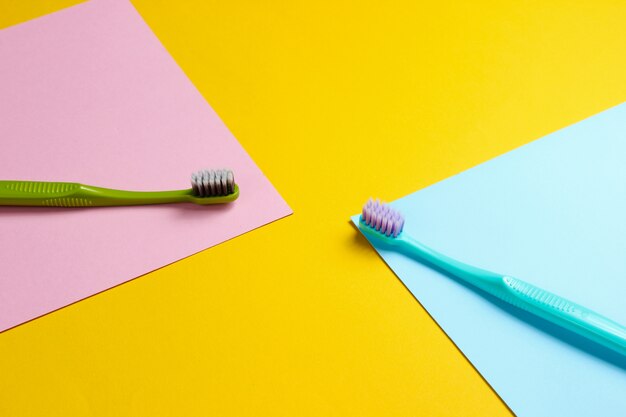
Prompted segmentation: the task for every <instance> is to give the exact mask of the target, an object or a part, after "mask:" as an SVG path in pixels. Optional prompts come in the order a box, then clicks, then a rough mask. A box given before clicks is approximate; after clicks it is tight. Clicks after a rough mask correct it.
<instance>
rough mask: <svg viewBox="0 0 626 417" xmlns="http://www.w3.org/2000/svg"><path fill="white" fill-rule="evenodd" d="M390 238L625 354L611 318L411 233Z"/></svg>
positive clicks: (625, 330) (621, 331)
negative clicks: (446, 252)
mask: <svg viewBox="0 0 626 417" xmlns="http://www.w3.org/2000/svg"><path fill="white" fill-rule="evenodd" d="M393 240H395V241H397V244H398V245H400V246H401V247H402V248H403V249H404V250H405V251H406V252H408V253H409V254H411V255H413V256H415V257H418V258H419V259H421V260H424V261H427V262H429V263H431V264H433V265H435V266H437V267H438V268H441V269H443V270H445V271H447V272H449V273H451V274H453V275H455V276H457V277H458V278H460V279H462V280H464V281H465V282H467V283H469V284H471V285H473V286H475V287H478V288H480V289H481V290H483V291H485V292H487V293H489V294H491V295H493V296H495V297H497V298H499V299H501V300H503V301H505V302H507V303H509V304H512V305H514V306H516V307H519V308H521V309H523V310H526V311H528V312H529V313H532V314H534V315H536V316H539V317H541V318H543V319H545V320H547V321H549V322H552V323H554V324H556V325H558V326H561V327H563V328H565V329H568V330H570V331H572V332H574V333H577V334H579V335H580V336H583V337H586V338H587V339H590V340H593V341H594V342H596V343H598V344H600V345H602V346H604V347H607V348H609V349H611V350H613V351H615V352H618V353H621V354H622V355H626V327H624V326H622V325H620V324H619V323H616V322H615V321H613V320H610V319H608V318H606V317H604V316H602V315H600V314H598V313H595V312H593V311H592V310H589V309H588V308H586V307H583V306H581V305H579V304H576V303H574V302H572V301H569V300H567V299H565V298H562V297H560V296H558V295H556V294H553V293H551V292H548V291H546V290H543V289H541V288H538V287H535V286H534V285H531V284H529V283H527V282H524V281H522V280H520V279H517V278H512V277H508V276H503V275H499V274H496V273H493V272H490V271H486V270H484V269H480V268H476V267H473V266H471V265H467V264H465V263H463V262H459V261H457V260H455V259H452V258H450V257H448V256H445V255H443V254H441V253H439V252H436V251H434V250H432V249H430V248H428V247H427V246H425V245H423V244H421V243H420V242H418V241H416V240H414V239H412V238H411V237H408V236H403V235H401V236H399V237H398V238H396V239H393ZM394 243H396V242H394Z"/></svg>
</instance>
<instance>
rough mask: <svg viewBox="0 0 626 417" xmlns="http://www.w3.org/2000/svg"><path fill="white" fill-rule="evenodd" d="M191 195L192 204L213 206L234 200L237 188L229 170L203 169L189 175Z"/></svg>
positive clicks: (237, 191)
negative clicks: (215, 203)
mask: <svg viewBox="0 0 626 417" xmlns="http://www.w3.org/2000/svg"><path fill="white" fill-rule="evenodd" d="M191 193H192V195H191V198H192V200H193V202H195V203H199V204H213V203H214V202H228V201H232V200H234V199H236V198H237V197H239V187H238V186H237V184H235V176H234V174H233V171H231V170H230V169H203V170H201V171H196V172H194V173H193V174H191ZM218 200H219V201H218Z"/></svg>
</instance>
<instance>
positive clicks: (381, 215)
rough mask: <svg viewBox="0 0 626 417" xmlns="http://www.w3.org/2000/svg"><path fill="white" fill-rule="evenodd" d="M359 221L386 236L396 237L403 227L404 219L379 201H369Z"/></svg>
mask: <svg viewBox="0 0 626 417" xmlns="http://www.w3.org/2000/svg"><path fill="white" fill-rule="evenodd" d="M361 219H362V220H363V222H365V224H367V225H368V226H370V227H372V228H374V229H375V230H376V231H378V232H380V233H382V234H384V235H386V236H393V237H398V235H399V234H400V232H402V227H403V226H404V217H403V216H402V214H400V213H399V212H398V211H397V210H394V209H393V208H391V207H390V206H389V205H387V204H385V203H382V202H381V201H380V200H374V199H371V198H370V199H369V201H368V202H367V203H365V205H364V206H363V213H362V214H361Z"/></svg>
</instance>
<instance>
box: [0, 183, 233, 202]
mask: <svg viewBox="0 0 626 417" xmlns="http://www.w3.org/2000/svg"><path fill="white" fill-rule="evenodd" d="M238 196H239V188H238V187H237V186H235V192H234V193H233V194H230V195H227V196H217V197H197V196H195V195H194V194H193V190H192V189H188V190H174V191H124V190H112V189H109V188H100V187H93V186H91V185H84V184H78V183H73V182H39V181H0V206H41V207H104V206H132V205H144V204H166V203H196V204H219V203H227V202H230V201H233V200H235V199H236V198H237V197H238Z"/></svg>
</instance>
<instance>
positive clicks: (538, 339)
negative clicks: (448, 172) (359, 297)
mask: <svg viewBox="0 0 626 417" xmlns="http://www.w3.org/2000/svg"><path fill="white" fill-rule="evenodd" d="M392 206H393V207H395V208H396V209H398V210H400V211H401V212H402V213H404V214H405V216H406V225H405V231H406V232H408V233H410V234H411V235H412V236H414V237H415V238H417V239H418V240H420V241H422V242H423V243H425V244H426V245H429V246H431V247H432V248H434V249H436V250H439V251H441V252H443V253H445V254H447V255H449V256H452V257H455V258H457V259H459V260H462V261H465V262H467V263H470V264H473V265H476V266H479V267H482V268H484V269H488V270H492V271H495V272H499V273H503V274H508V275H511V276H514V277H518V278H521V279H524V280H526V281H528V282H531V283H533V284H536V285H538V286H540V287H543V288H545V289H547V290H549V291H552V292H554V293H556V294H559V295H561V296H563V297H566V298H569V299H570V300H572V301H575V302H577V303H579V304H582V305H585V306H587V307H589V308H591V309H594V310H595V311H597V312H599V313H601V314H603V315H605V316H607V317H609V318H612V319H613V320H615V321H617V322H619V323H622V324H625V325H626V104H622V105H620V106H617V107H614V108H612V109H609V110H607V111H605V112H603V113H600V114H598V115H596V116H593V117H591V118H589V119H586V120H584V121H582V122H579V123H577V124H575V125H573V126H570V127H568V128H565V129H563V130H560V131H558V132H556V133H553V134H551V135H549V136H546V137H545V138H543V139H540V140H537V141H535V142H532V143H530V144H528V145H526V146H523V147H521V148H518V149H516V150H514V151H512V152H509V153H507V154H504V155H502V156H500V157H498V158H495V159H493V160H491V161H488V162H486V163H484V164H482V165H479V166H477V167H475V168H472V169H470V170H468V171H465V172H463V173H461V174H459V175H456V176H454V177H452V178H449V179H447V180H445V181H442V182H440V183H437V184H435V185H433V186H431V187H428V188H426V189H423V190H421V191H418V192H416V193H413V194H410V195H408V196H406V197H404V198H401V199H399V200H397V201H395V202H393V203H392ZM352 220H353V221H355V222H356V221H358V216H354V217H353V219H352ZM377 250H378V252H379V254H380V255H381V256H382V257H383V259H384V260H385V262H386V263H387V264H388V265H389V266H390V267H391V269H393V271H394V272H395V273H396V275H397V276H398V277H399V278H400V279H401V280H402V282H403V283H404V284H405V285H406V286H407V288H408V289H409V290H410V291H411V292H412V293H413V294H414V295H415V297H416V298H417V299H418V300H419V301H420V302H421V303H422V305H423V306H424V307H425V308H426V310H428V312H429V313H430V314H431V315H432V317H433V318H434V319H435V320H436V321H437V323H439V325H440V326H441V327H442V328H443V330H444V331H445V332H446V333H447V334H448V336H450V338H451V339H452V340H453V341H454V343H455V344H456V345H457V346H458V347H459V348H460V349H461V351H463V353H464V354H465V355H466V356H467V358H468V359H469V360H470V361H471V362H472V364H473V365H474V366H475V367H476V368H477V369H478V371H479V372H480V373H481V374H482V375H483V376H484V378H485V379H486V380H487V381H488V382H489V384H491V386H492V387H493V388H494V389H495V390H496V392H497V393H498V394H499V395H500V396H501V398H502V399H503V400H504V401H505V402H506V404H507V405H508V406H509V407H510V408H511V409H512V410H513V412H515V413H516V414H517V415H519V416H532V417H538V416H568V417H574V416H581V417H595V416H602V417H611V416H616V417H617V416H620V417H622V416H626V358H622V357H620V356H619V355H618V354H613V353H611V352H609V351H607V350H603V349H602V348H599V347H597V346H595V345H594V344H593V343H591V342H587V341H585V340H583V339H582V338H580V337H578V336H575V335H572V334H570V333H568V332H566V331H563V330H560V329H558V328H556V327H554V326H552V325H550V324H548V323H546V322H544V321H542V320H540V319H535V318H533V317H531V316H529V315H528V314H526V313H523V312H521V311H519V310H517V309H515V308H513V307H509V306H507V305H505V304H504V303H502V302H498V301H494V299H492V298H485V296H483V295H482V294H480V293H478V292H477V291H475V290H473V289H471V288H468V287H467V286H464V285H462V284H460V283H459V282H458V281H455V280H454V279H453V278H451V277H449V276H447V275H443V274H442V273H440V272H437V271H435V270H433V269H431V268H429V267H427V266H424V265H421V264H419V263H417V262H415V261H413V260H410V259H408V258H406V257H405V256H403V255H400V254H397V253H394V252H390V251H386V250H381V249H380V248H377ZM416 360H418V359H417V358H416ZM450 395H454V393H450Z"/></svg>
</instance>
